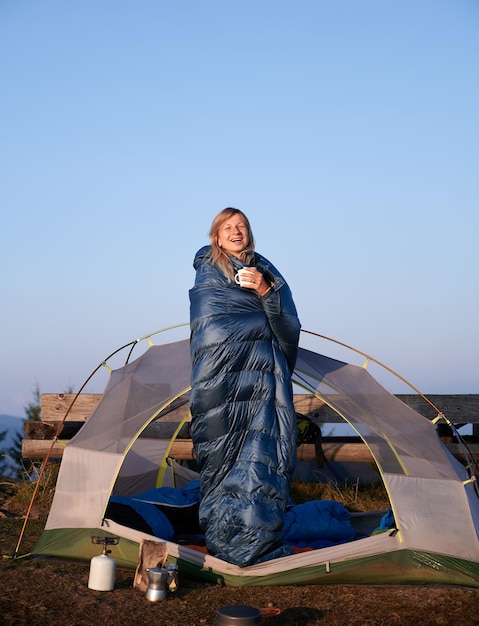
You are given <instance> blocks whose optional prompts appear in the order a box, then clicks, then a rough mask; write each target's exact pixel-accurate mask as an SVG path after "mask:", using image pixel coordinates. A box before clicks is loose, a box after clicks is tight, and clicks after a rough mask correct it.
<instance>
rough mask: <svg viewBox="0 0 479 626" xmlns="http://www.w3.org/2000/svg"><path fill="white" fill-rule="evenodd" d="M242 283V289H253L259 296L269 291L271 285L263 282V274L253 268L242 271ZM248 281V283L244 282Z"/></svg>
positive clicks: (265, 281)
mask: <svg viewBox="0 0 479 626" xmlns="http://www.w3.org/2000/svg"><path fill="white" fill-rule="evenodd" d="M243 276H244V282H242V287H244V288H245V289H254V291H256V293H257V294H258V295H259V296H261V297H262V296H264V295H266V293H267V292H268V291H269V290H270V289H271V285H270V284H269V283H268V281H267V280H265V278H264V276H263V274H262V273H261V272H260V271H258V270H257V269H256V268H255V267H245V268H244V271H243ZM246 281H248V282H246Z"/></svg>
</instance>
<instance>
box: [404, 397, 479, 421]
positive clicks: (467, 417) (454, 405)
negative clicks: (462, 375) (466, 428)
mask: <svg viewBox="0 0 479 626" xmlns="http://www.w3.org/2000/svg"><path fill="white" fill-rule="evenodd" d="M396 397H397V398H399V399H400V400H402V402H404V403H405V404H407V405H408V406H410V407H411V408H412V409H414V410H415V411H417V412H418V413H420V414H421V415H424V417H427V418H429V419H433V418H435V417H436V415H437V411H435V410H434V409H433V408H432V407H431V406H430V405H429V404H428V403H427V402H426V401H425V400H424V399H423V398H421V396H418V395H417V394H398V395H397V396H396ZM426 397H427V398H428V399H429V400H430V401H431V402H432V403H433V404H434V405H435V406H436V407H437V408H438V409H439V410H440V411H441V413H443V415H445V416H446V417H447V418H448V419H449V420H450V421H451V422H452V423H453V424H477V423H479V394H477V393H470V394H430V395H427V396H426Z"/></svg>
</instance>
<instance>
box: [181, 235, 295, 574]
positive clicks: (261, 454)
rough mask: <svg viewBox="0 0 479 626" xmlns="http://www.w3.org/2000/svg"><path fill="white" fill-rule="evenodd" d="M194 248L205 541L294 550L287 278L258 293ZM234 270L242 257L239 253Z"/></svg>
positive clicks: (193, 400)
mask: <svg viewBox="0 0 479 626" xmlns="http://www.w3.org/2000/svg"><path fill="white" fill-rule="evenodd" d="M210 250H211V248H210V246H205V247H204V248H202V249H201V250H200V251H199V252H198V253H197V254H196V257H195V261H194V267H195V269H196V280H195V285H194V287H193V288H192V289H191V290H190V325H191V359H192V380H191V384H192V389H191V396H190V408H191V415H192V425H191V435H192V439H193V445H194V449H195V453H196V458H197V462H198V466H199V470H200V475H201V480H200V484H201V495H202V500H201V504H200V511H199V516H200V525H201V527H202V528H203V530H204V532H205V539H206V545H207V548H208V551H209V552H210V554H213V555H215V556H217V557H219V558H221V559H223V560H225V561H228V562H230V563H234V564H236V565H239V566H241V567H243V566H246V565H251V564H253V563H257V562H259V561H261V560H266V559H269V558H275V557H276V556H282V555H284V554H287V551H286V552H285V548H284V547H282V546H283V524H284V516H285V509H286V505H287V501H288V496H289V490H290V483H291V475H292V472H293V469H294V465H295V461H296V429H295V425H296V421H295V412H294V406H293V399H292V387H291V374H292V371H293V369H294V365H295V361H296V354H297V346H298V339H299V331H300V323H299V320H298V317H297V313H296V308H295V305H294V302H293V299H292V295H291V292H290V289H289V287H288V285H287V284H286V282H285V280H284V279H283V277H282V276H281V275H280V274H279V272H278V271H277V270H276V268H275V267H274V266H273V265H271V263H269V262H268V261H267V260H266V259H265V258H264V257H262V256H261V255H259V254H257V253H255V266H256V267H257V269H258V270H259V271H261V272H262V273H263V275H265V276H266V278H267V279H268V280H269V281H270V282H271V283H273V284H274V286H273V288H272V289H271V290H270V291H269V292H268V293H267V294H266V295H265V296H264V297H263V298H261V297H260V296H259V295H258V294H257V293H256V292H255V291H253V290H250V289H245V288H242V287H240V286H239V285H237V284H236V283H231V282H229V281H228V279H227V278H226V277H225V275H224V274H223V272H222V271H221V270H220V269H219V268H217V267H215V266H213V265H211V264H210V262H209V252H210ZM232 262H233V265H234V268H235V271H237V270H238V269H240V268H241V267H243V265H242V263H241V262H240V261H239V260H238V259H236V258H234V257H232Z"/></svg>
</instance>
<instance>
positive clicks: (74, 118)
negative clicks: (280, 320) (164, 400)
mask: <svg viewBox="0 0 479 626" xmlns="http://www.w3.org/2000/svg"><path fill="white" fill-rule="evenodd" d="M478 68H479V4H478V3H477V1H476V0H401V1H399V0H397V1H396V2H394V1H391V2H384V0H364V1H362V2H358V1H357V0H334V1H333V0H328V1H326V0H297V1H295V2H292V1H291V0H290V1H283V0H221V1H220V0H215V1H214V0H201V1H199V0H178V1H175V2H173V1H168V2H167V1H163V0H141V1H137V2H133V1H129V2H127V1H124V0H110V1H102V0H81V1H78V2H64V1H63V0H15V1H14V0H1V1H0V71H1V97H0V118H1V125H2V130H1V139H0V168H1V170H0V171H1V174H0V176H1V185H0V203H1V212H0V232H1V242H2V243H1V249H0V264H1V277H2V278H1V305H0V312H1V313H0V315H1V333H2V339H1V342H0V346H1V347H0V350H1V366H0V367H1V377H0V413H2V414H3V413H5V414H11V415H20V416H22V415H23V414H24V411H23V407H24V406H25V405H26V404H27V403H28V402H29V401H30V400H31V399H32V391H33V388H34V386H35V385H36V384H38V385H39V387H40V390H41V391H42V392H58V391H64V390H65V389H66V387H67V386H69V385H72V386H73V387H74V388H75V389H77V388H78V387H79V386H80V385H81V384H82V383H83V381H84V380H85V378H86V377H87V376H88V375H89V374H90V372H91V371H92V370H93V369H94V367H96V366H97V365H98V363H99V362H100V361H101V360H102V359H103V358H104V357H106V356H107V355H108V354H110V352H112V351H113V350H115V349H116V348H117V347H119V346H121V345H123V344H124V343H126V342H128V341H130V340H132V339H134V338H136V337H140V336H142V335H145V334H147V333H149V332H150V331H153V330H156V329H158V328H162V327H164V326H168V325H170V324H175V323H178V322H186V321H188V316H189V311H188V306H189V304H188V289H189V288H190V286H191V285H192V282H193V279H194V272H193V269H192V259H193V256H194V253H195V251H196V250H197V249H198V248H199V247H200V246H202V245H204V244H205V243H207V232H208V229H209V225H210V222H211V220H212V218H213V217H214V215H215V214H216V213H217V212H218V211H219V210H221V209H222V208H224V207H225V206H236V207H239V208H241V209H242V210H244V211H245V212H246V214H247V215H248V216H249V218H250V220H251V222H252V225H253V230H254V233H255V237H256V241H257V249H258V251H259V252H261V253H262V254H264V255H265V256H267V257H269V258H270V259H271V260H272V261H273V263H274V264H275V265H277V266H278V267H279V269H280V270H281V271H282V272H283V274H284V275H285V277H286V278H287V280H288V282H289V283H290V286H291V288H292V290H293V294H294V296H295V300H296V304H297V307H298V311H299V314H300V318H301V321H302V324H303V327H304V328H307V329H309V330H313V331H316V332H318V333H321V334H324V335H327V336H330V337H333V338H335V339H338V340H340V341H342V342H345V343H348V344H350V345H353V346H355V347H357V348H359V349H360V350H363V351H365V352H367V353H369V354H371V355H372V356H373V357H375V358H377V359H379V360H381V361H383V362H385V363H386V364H387V365H389V366H390V367H392V368H394V369H396V370H397V371H398V372H399V373H400V374H401V375H403V376H404V377H406V378H407V379H409V380H410V381H412V382H413V383H414V384H415V385H416V386H417V387H419V388H420V389H421V390H422V391H424V392H426V393H478V392H479V332H478V322H477V320H478V314H479V292H478V288H477V285H478V277H477V273H478V266H479V263H478V260H479V259H478V257H479V253H478V248H479V246H478V235H479V228H478V226H479V158H478V157H479V113H478V112H479V71H478ZM324 348H325V349H324V350H322V351H324V352H326V353H328V354H332V355H333V356H334V354H333V352H330V351H329V348H328V345H326V346H324ZM103 384H104V381H102V383H101V386H100V388H99V389H98V391H101V390H102V387H103ZM391 390H392V391H396V392H398V391H400V390H399V389H396V388H394V386H392V387H391Z"/></svg>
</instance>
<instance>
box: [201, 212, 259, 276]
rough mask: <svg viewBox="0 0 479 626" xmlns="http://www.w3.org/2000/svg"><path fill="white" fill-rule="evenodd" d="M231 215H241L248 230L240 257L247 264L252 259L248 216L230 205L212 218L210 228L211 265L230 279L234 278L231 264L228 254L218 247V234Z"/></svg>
mask: <svg viewBox="0 0 479 626" xmlns="http://www.w3.org/2000/svg"><path fill="white" fill-rule="evenodd" d="M233 215H240V216H241V218H242V219H243V221H244V223H245V226H246V229H247V232H248V243H247V245H246V248H245V249H244V250H243V252H242V253H241V255H240V259H241V261H243V263H244V264H245V265H249V264H250V263H251V262H252V261H253V259H254V254H253V253H254V237H253V231H252V230H251V225H250V223H249V220H248V218H247V217H246V215H245V214H244V213H243V211H240V210H239V209H234V208H232V207H228V208H226V209H223V210H222V211H220V212H219V213H218V215H217V216H216V217H215V218H214V220H213V222H212V224H211V228H210V242H211V263H212V264H213V265H217V266H218V267H219V268H220V269H221V270H222V272H223V273H224V274H225V276H226V277H227V278H228V280H230V281H233V280H234V270H233V264H232V262H231V258H230V256H229V255H228V254H227V253H226V252H225V251H224V250H223V248H220V246H219V244H218V236H219V231H220V228H221V227H222V226H223V224H224V223H225V222H226V221H227V220H229V219H230V218H232V217H233Z"/></svg>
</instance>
